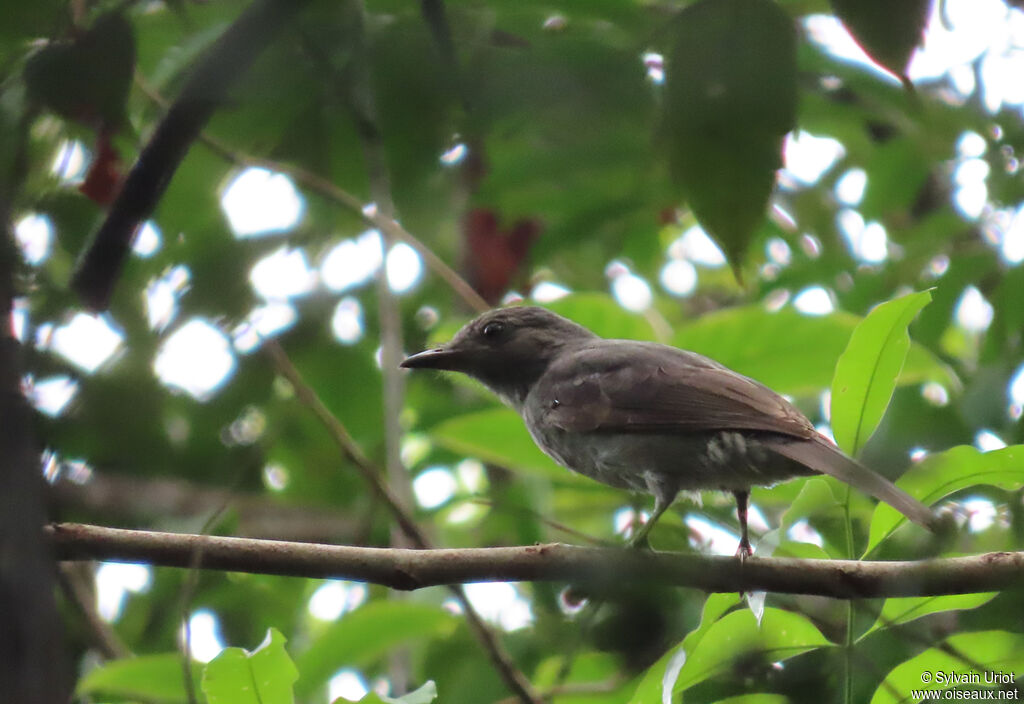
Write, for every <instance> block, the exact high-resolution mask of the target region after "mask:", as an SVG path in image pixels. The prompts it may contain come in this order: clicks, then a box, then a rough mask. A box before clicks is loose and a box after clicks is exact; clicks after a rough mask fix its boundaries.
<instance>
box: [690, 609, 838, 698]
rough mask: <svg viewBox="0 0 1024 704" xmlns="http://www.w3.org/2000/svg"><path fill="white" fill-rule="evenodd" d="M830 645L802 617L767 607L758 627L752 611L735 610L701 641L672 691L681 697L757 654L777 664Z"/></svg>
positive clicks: (712, 628) (715, 625)
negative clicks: (681, 694)
mask: <svg viewBox="0 0 1024 704" xmlns="http://www.w3.org/2000/svg"><path fill="white" fill-rule="evenodd" d="M830 645H831V644H830V643H829V642H828V640H827V639H826V638H825V636H823V635H822V634H821V632H820V631H819V630H818V629H817V628H816V627H815V626H814V624H812V623H811V622H810V621H809V620H808V619H807V618H806V617H804V616H801V615H800V614H795V613H792V612H789V611H783V610H781V609H776V608H767V609H765V610H764V617H763V618H762V620H761V625H760V626H758V623H757V619H756V618H755V617H754V614H753V613H751V612H750V610H749V609H741V610H738V611H733V612H732V613H730V614H728V615H727V616H725V617H724V618H722V619H721V620H719V621H717V622H716V623H715V624H714V625H713V626H712V627H711V628H710V629H708V631H707V633H706V634H704V637H703V638H701V639H700V642H699V643H697V645H696V646H695V648H694V649H693V651H692V653H691V654H690V656H689V657H688V658H687V660H686V664H685V665H683V669H682V670H681V671H680V673H679V677H678V679H677V680H676V683H675V687H673V690H672V691H673V693H675V694H678V693H679V692H682V691H684V690H686V689H688V688H690V687H692V686H693V685H695V684H698V683H700V682H703V681H704V680H706V679H708V678H709V677H713V676H715V675H717V674H718V673H720V672H723V671H725V670H726V669H728V668H729V667H730V666H731V665H733V664H734V663H735V662H736V661H737V660H741V659H744V658H747V657H749V656H750V655H751V654H754V653H756V654H760V655H761V656H762V657H763V658H765V659H767V660H769V661H771V662H776V661H780V660H786V659H788V658H791V657H794V656H796V655H800V654H801V653H805V652H807V651H808V650H813V649H815V648H822V647H826V646H830Z"/></svg>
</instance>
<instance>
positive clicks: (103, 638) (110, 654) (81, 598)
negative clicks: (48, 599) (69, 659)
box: [57, 563, 133, 660]
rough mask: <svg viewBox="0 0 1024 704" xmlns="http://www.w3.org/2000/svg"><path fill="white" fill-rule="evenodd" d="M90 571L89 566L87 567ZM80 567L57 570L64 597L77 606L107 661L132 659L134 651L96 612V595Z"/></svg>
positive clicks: (65, 564)
mask: <svg viewBox="0 0 1024 704" xmlns="http://www.w3.org/2000/svg"><path fill="white" fill-rule="evenodd" d="M85 567H86V568H87V569H88V566H85ZM82 577H83V575H82V574H81V572H80V566H79V565H72V564H68V563H63V564H61V565H59V569H58V570H57V581H58V582H59V584H60V588H61V591H62V592H64V596H65V597H66V598H67V600H68V601H70V602H71V603H72V604H74V605H75V608H76V609H78V612H79V613H80V614H81V615H82V618H83V619H84V620H85V624H86V626H87V627H88V631H89V633H90V635H91V636H92V642H93V645H94V646H95V647H96V650H98V651H99V653H100V655H102V656H103V657H104V658H106V659H107V660H120V659H122V658H130V657H131V656H132V654H133V653H132V651H131V650H129V649H128V646H126V645H125V644H124V641H122V640H121V638H120V637H118V635H117V633H115V632H114V629H113V628H111V627H110V624H109V623H107V622H106V621H104V620H103V619H102V618H100V615H99V613H97V611H96V595H95V592H94V590H92V589H90V585H88V584H86V580H85V579H83V578H82Z"/></svg>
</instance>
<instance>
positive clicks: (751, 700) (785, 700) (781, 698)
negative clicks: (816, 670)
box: [718, 693, 790, 704]
mask: <svg viewBox="0 0 1024 704" xmlns="http://www.w3.org/2000/svg"><path fill="white" fill-rule="evenodd" d="M789 701H790V699H789V697H787V696H785V695H782V694H767V693H761V694H741V695H739V696H737V697H729V698H727V699H719V700H718V704H789Z"/></svg>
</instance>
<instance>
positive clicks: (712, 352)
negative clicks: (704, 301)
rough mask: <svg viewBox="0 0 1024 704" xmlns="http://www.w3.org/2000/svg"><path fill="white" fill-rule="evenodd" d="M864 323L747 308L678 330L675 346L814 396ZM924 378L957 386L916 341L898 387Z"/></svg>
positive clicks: (827, 383) (847, 318)
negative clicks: (857, 328) (852, 335)
mask: <svg viewBox="0 0 1024 704" xmlns="http://www.w3.org/2000/svg"><path fill="white" fill-rule="evenodd" d="M860 321H861V318H860V317H858V316H856V315H852V314H850V313H842V312H840V313H832V314H831V315H823V316H809V315H803V314H802V313H799V312H797V311H796V310H794V309H792V308H783V309H782V310H780V311H778V312H776V313H771V312H769V311H767V310H765V309H764V308H762V307H760V306H743V307H737V308H730V309H728V310H724V311H720V312H717V313H712V314H710V315H705V316H703V317H702V318H699V319H698V320H696V321H694V322H693V323H691V324H689V325H687V326H685V327H683V328H681V329H679V330H678V331H677V333H676V335H675V337H674V338H673V344H674V345H676V346H677V347H682V348H683V349H688V350H693V351H694V352H699V353H700V354H703V355H707V356H708V357H711V358H712V359H715V360H717V361H719V362H721V363H722V364H724V365H725V366H727V367H729V368H731V369H734V370H735V371H738V372H740V373H741V374H746V375H747V376H749V377H751V378H753V379H757V380H758V381H760V382H761V383H762V384H765V385H767V386H769V387H771V388H772V389H774V390H775V391H778V392H779V393H783V394H790V395H792V396H810V395H813V394H817V393H819V392H820V391H821V390H822V389H827V388H829V387H830V386H831V384H832V378H833V374H834V371H835V367H836V360H838V359H839V356H840V355H841V354H842V353H843V350H844V349H846V344H847V342H848V341H849V339H850V335H851V334H852V333H853V331H854V329H855V328H856V327H857V324H858V323H859V322H860ZM926 380H927V381H938V382H940V383H943V384H945V385H946V386H947V387H956V386H958V381H957V379H956V377H955V376H953V374H952V372H951V371H950V370H949V369H948V368H947V367H946V366H945V365H944V364H943V363H942V362H941V361H939V359H938V358H936V357H935V356H934V355H933V354H932V353H931V352H929V351H928V350H926V349H925V348H923V347H921V346H920V345H917V344H913V343H912V344H911V347H910V352H909V353H908V354H907V360H906V362H905V363H904V365H903V371H902V373H901V374H900V376H899V384H900V385H906V384H916V383H919V382H922V381H926Z"/></svg>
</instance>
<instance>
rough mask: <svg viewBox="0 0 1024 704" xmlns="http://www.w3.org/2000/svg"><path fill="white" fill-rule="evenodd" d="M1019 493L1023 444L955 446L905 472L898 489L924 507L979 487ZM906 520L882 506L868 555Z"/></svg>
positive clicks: (877, 510)
mask: <svg viewBox="0 0 1024 704" xmlns="http://www.w3.org/2000/svg"><path fill="white" fill-rule="evenodd" d="M979 484H980V485H988V486H996V487H999V488H1000V489H1006V490H1008V491H1016V490H1018V489H1020V487H1021V485H1024V445H1011V446H1010V447H1005V448H1003V449H1002V450H993V451H992V452H981V451H980V450H977V449H975V448H973V447H970V446H968V445H961V446H959V447H954V448H952V449H951V450H946V451H945V452H941V453H939V454H936V455H931V456H930V457H927V458H925V459H924V460H922V461H921V462H920V463H919V464H916V465H914V466H913V467H911V468H910V469H908V470H907V471H906V473H904V475H903V476H902V477H900V478H899V480H898V481H897V482H896V486H898V487H900V488H901V489H903V490H904V491H905V492H907V493H908V494H910V495H911V496H913V497H915V498H917V499H919V500H920V501H921V502H923V503H924V504H925V505H931V504H934V503H935V502H936V501H939V500H940V499H942V498H943V497H946V496H949V495H950V494H952V493H953V492H955V491H960V490H961V489H966V488H967V487H971V486H977V485H979ZM905 520H906V518H905V517H904V516H903V514H901V513H900V512H899V511H897V510H896V509H894V508H892V507H890V506H889V505H888V504H883V503H880V504H878V506H877V507H875V513H874V515H873V516H872V517H871V531H870V533H869V535H868V546H867V549H866V550H865V552H864V554H865V555H867V554H868V553H870V552H871V551H872V550H874V549H875V547H876V546H877V545H878V544H879V543H881V542H882V541H883V540H885V539H886V538H887V537H889V535H891V534H892V532H893V531H894V530H896V528H898V527H899V526H900V524H902V523H903V522H904V521H905Z"/></svg>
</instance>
